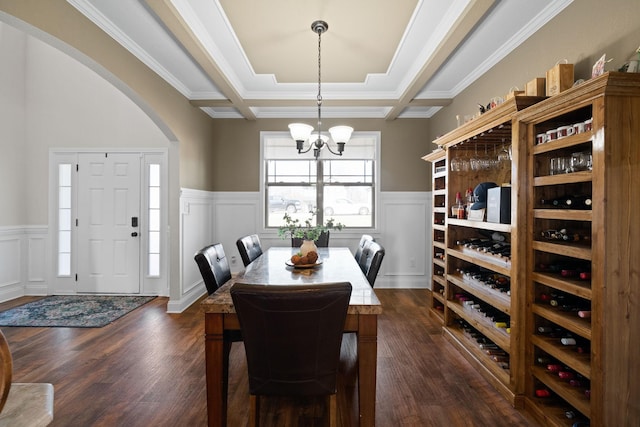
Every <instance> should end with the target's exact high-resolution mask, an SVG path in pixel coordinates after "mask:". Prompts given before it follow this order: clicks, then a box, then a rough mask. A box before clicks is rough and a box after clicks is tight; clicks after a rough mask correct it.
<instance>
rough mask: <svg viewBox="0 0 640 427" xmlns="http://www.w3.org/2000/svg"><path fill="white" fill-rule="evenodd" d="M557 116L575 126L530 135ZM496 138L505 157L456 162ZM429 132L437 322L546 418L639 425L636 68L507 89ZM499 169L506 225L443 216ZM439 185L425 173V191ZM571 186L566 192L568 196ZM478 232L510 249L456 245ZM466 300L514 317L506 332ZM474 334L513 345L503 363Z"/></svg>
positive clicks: (639, 112) (550, 126)
mask: <svg viewBox="0 0 640 427" xmlns="http://www.w3.org/2000/svg"><path fill="white" fill-rule="evenodd" d="M574 125H575V126H574ZM564 126H572V127H575V130H576V131H575V133H573V134H571V135H568V136H565V137H560V138H557V136H556V138H554V139H552V140H550V141H548V142H544V143H538V141H537V138H536V136H537V135H540V134H547V133H548V132H550V133H551V134H553V130H554V129H558V128H560V127H564ZM552 136H553V135H552ZM503 140H505V141H508V142H509V143H510V144H511V145H512V161H511V163H510V164H509V165H504V166H505V167H504V168H500V167H498V168H495V169H489V170H473V171H472V170H460V169H456V168H453V169H456V170H452V167H451V163H452V162H454V163H455V160H456V159H469V158H471V157H478V153H484V149H485V148H488V149H489V150H490V148H491V147H492V146H494V145H497V144H500V143H501V142H502V141H503ZM434 142H435V143H436V144H437V145H439V146H440V147H441V148H443V149H444V150H445V151H446V159H445V163H446V164H447V165H449V167H448V169H447V172H446V177H445V179H444V181H445V185H446V194H445V209H444V212H445V215H446V220H445V227H444V231H443V232H444V237H445V241H446V247H445V254H444V257H445V259H446V263H445V264H444V265H445V270H444V272H445V275H446V276H445V277H446V281H445V284H444V285H443V288H444V294H445V298H444V313H443V314H444V316H443V317H444V323H443V333H444V335H445V336H446V337H447V338H448V339H449V340H450V341H451V342H452V343H453V344H454V345H455V346H457V348H458V349H459V350H460V351H461V353H462V354H463V355H464V356H465V357H466V358H467V359H468V360H469V361H470V362H471V363H472V364H474V366H476V367H477V368H478V371H479V372H480V373H482V374H483V375H484V376H485V378H486V379H487V380H488V381H489V382H490V383H491V384H492V385H494V386H495V387H496V389H497V390H498V391H500V392H501V393H502V394H503V395H504V396H505V397H506V398H507V399H509V401H511V402H512V404H513V405H514V406H516V407H522V406H523V407H525V408H526V410H527V411H529V412H530V413H531V414H532V416H533V417H535V418H536V419H537V420H538V421H539V422H540V423H541V424H543V425H549V426H571V425H573V424H574V423H575V422H576V421H584V422H586V423H589V424H590V425H591V426H605V427H606V426H616V427H617V426H638V425H640V382H639V381H638V378H639V376H640V261H639V260H640V197H639V195H640V193H639V190H640V74H627V73H616V72H610V73H605V74H604V75H602V76H600V77H597V78H594V79H591V80H589V81H587V82H585V83H582V84H581V85H579V86H576V87H574V88H571V89H568V90H566V91H565V92H562V93H561V94H558V95H555V96H553V97H550V98H546V99H541V98H526V97H515V98H514V99H512V100H508V101H507V102H506V103H505V104H502V105H501V106H499V107H498V108H496V109H495V110H491V111H489V112H488V113H485V114H483V115H482V116H480V117H479V118H477V119H475V120H473V121H471V122H469V123H466V124H464V125H462V126H460V127H459V128H457V129H455V130H453V131H451V132H450V133H448V134H447V135H444V136H443V137H440V138H438V139H437V140H436V141H434ZM572 158H574V159H575V160H576V161H571V159H572ZM424 159H425V160H428V161H442V159H441V157H435V154H431V155H428V156H425V157H424ZM558 159H565V160H564V161H561V160H558ZM558 165H564V166H561V167H557V166H558ZM507 166H508V167H507ZM434 176H435V175H434ZM507 177H509V178H510V182H511V208H512V217H511V224H493V223H487V222H480V221H469V220H467V219H456V218H451V210H450V208H451V205H452V204H453V202H454V201H455V195H456V193H457V192H464V191H465V190H466V189H467V188H473V187H474V186H475V185H476V184H477V183H479V182H483V181H494V182H496V183H498V184H501V183H503V182H505V181H506V179H507ZM440 190H441V188H437V187H436V185H435V183H434V194H435V192H436V191H440ZM439 194H440V193H439ZM576 196H589V197H588V200H589V201H590V204H585V203H582V201H583V200H584V199H585V198H584V197H576ZM434 197H435V196H434ZM567 199H571V200H572V201H574V202H575V204H572V205H571V206H566V205H564V206H563V203H564V202H563V201H566V200H567ZM549 200H555V201H557V202H558V204H557V206H556V205H553V204H549ZM543 201H544V203H543ZM576 204H577V205H578V206H579V207H580V208H579V209H577V208H574V206H575V205H576ZM435 212H436V208H434V213H435ZM487 231H488V232H498V233H502V234H504V235H505V236H507V239H508V240H509V241H510V242H511V258H510V259H508V260H505V259H503V258H499V257H493V256H492V255H488V254H484V253H479V252H474V251H473V250H471V249H469V248H468V247H465V246H461V245H458V244H457V242H458V241H460V240H463V241H464V239H468V238H470V237H473V236H476V235H478V234H479V233H482V232H487ZM485 235H486V233H485ZM563 235H565V236H569V237H568V238H567V239H566V240H565V239H564V238H562V237H560V238H559V237H558V236H563ZM434 245H435V244H434ZM439 248H441V245H440V246H439ZM471 268H481V269H485V270H486V271H491V272H493V273H495V274H500V275H503V276H504V277H508V278H509V279H510V283H511V287H510V295H506V294H505V293H502V292H497V291H496V290H495V289H491V288H488V287H486V286H483V284H482V283H479V282H477V281H476V280H473V279H470V278H469V276H468V275H467V274H463V273H462V272H463V271H466V270H469V269H471ZM434 283H435V282H434ZM438 283H441V281H440V280H439V281H438ZM461 298H462V299H461ZM469 299H473V300H474V303H475V302H479V303H480V305H481V306H482V307H489V308H490V309H491V310H492V311H494V312H498V313H500V314H502V315H504V316H509V321H510V326H511V327H510V333H507V332H506V331H505V330H503V329H498V328H496V327H495V325H494V324H493V323H492V322H490V321H488V320H487V318H486V317H484V316H482V315H481V314H479V313H478V312H477V311H474V310H472V309H470V308H469V305H468V304H467V301H468V300H469ZM552 302H553V304H552ZM441 303H442V302H441ZM578 310H579V311H578ZM578 312H579V313H580V315H581V316H582V317H581V316H579V315H578ZM585 313H587V314H590V317H589V315H587V314H585ZM548 331H551V332H550V333H549V332H548ZM478 337H480V338H481V339H483V340H490V342H491V343H492V345H495V346H497V347H499V348H500V349H502V350H504V351H505V352H506V353H508V365H506V364H504V363H496V361H495V360H493V359H492V358H491V357H490V356H488V355H487V353H486V351H484V350H483V348H482V346H481V345H479V344H478V341H477V339H478ZM563 337H564V338H569V341H566V342H573V341H575V345H563V344H562V342H561V338H563ZM549 365H552V366H551V367H553V365H557V366H559V367H560V368H559V370H560V372H562V374H559V373H558V372H555V371H554V370H553V369H549V368H550V366H549ZM561 375H562V376H561ZM536 391H539V392H540V393H541V395H540V396H539V395H538V394H537V393H536ZM545 394H548V395H547V396H544V395H545Z"/></svg>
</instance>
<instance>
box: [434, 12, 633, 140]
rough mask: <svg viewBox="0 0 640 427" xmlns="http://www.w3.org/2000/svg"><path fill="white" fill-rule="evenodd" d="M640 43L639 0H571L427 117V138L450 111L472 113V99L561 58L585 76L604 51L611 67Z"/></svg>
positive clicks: (538, 73) (449, 118) (445, 127)
mask: <svg viewBox="0 0 640 427" xmlns="http://www.w3.org/2000/svg"><path fill="white" fill-rule="evenodd" d="M638 45H640V1H639V0H607V1H602V0H574V2H573V3H572V4H571V5H570V6H568V7H567V8H566V9H565V10H564V11H562V12H561V13H560V14H559V15H558V16H557V17H555V18H554V19H553V20H552V21H550V22H548V23H547V24H546V25H545V26H544V27H542V28H541V29H540V30H539V31H538V32H537V33H536V34H534V35H533V36H532V37H530V38H529V39H528V40H527V41H525V42H524V43H523V44H522V45H520V46H519V47H518V49H516V50H515V51H514V52H512V53H511V54H510V55H508V56H507V57H506V58H505V59H503V60H502V61H501V62H500V63H498V64H497V65H496V66H494V67H493V69H491V70H490V71H489V72H488V73H487V74H486V75H485V76H484V77H482V78H481V79H479V80H478V81H476V82H475V83H474V84H473V85H471V86H470V87H469V88H467V89H466V90H465V91H464V92H462V93H461V94H460V95H458V96H457V97H456V99H455V100H454V101H453V103H452V104H451V105H449V106H448V107H446V108H443V109H442V110H440V111H439V112H438V113H437V114H436V115H435V116H434V117H432V120H431V128H430V132H431V133H430V138H431V139H435V138H436V136H437V135H442V134H445V133H447V132H449V131H450V130H451V129H453V128H454V127H455V126H456V118H455V117H456V115H457V114H460V115H466V114H474V113H475V112H476V111H477V108H476V105H477V104H478V103H488V101H489V100H490V99H491V98H492V97H494V96H503V95H504V94H505V93H506V92H507V91H508V90H509V88H510V87H512V86H518V87H520V88H523V87H524V83H526V82H527V81H529V80H531V79H533V78H534V77H544V76H545V72H546V71H547V70H548V69H549V68H551V67H553V66H554V64H555V63H556V62H558V61H561V60H564V59H565V58H566V59H567V60H568V61H569V62H570V63H573V64H575V77H576V79H579V78H582V79H587V78H589V77H590V76H591V67H592V66H593V64H594V63H595V62H596V61H597V60H598V58H600V56H602V54H604V53H606V54H607V58H613V61H612V62H611V63H609V64H607V68H606V70H607V71H615V70H617V69H618V68H619V67H620V66H621V65H622V64H623V63H625V62H626V61H627V60H628V59H629V57H630V56H631V55H632V53H633V52H634V51H635V50H636V49H637V48H638Z"/></svg>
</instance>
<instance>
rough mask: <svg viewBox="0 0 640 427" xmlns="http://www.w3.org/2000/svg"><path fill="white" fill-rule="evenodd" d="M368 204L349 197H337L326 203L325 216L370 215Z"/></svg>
mask: <svg viewBox="0 0 640 427" xmlns="http://www.w3.org/2000/svg"><path fill="white" fill-rule="evenodd" d="M369 212H371V209H369V207H368V206H365V205H361V204H357V203H354V202H352V201H351V200H349V199H335V200H332V201H328V202H326V203H325V208H324V214H325V216H331V215H369Z"/></svg>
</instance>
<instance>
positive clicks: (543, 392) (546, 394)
mask: <svg viewBox="0 0 640 427" xmlns="http://www.w3.org/2000/svg"><path fill="white" fill-rule="evenodd" d="M535 394H536V397H550V396H551V392H550V391H549V390H548V389H546V388H539V389H536V391H535Z"/></svg>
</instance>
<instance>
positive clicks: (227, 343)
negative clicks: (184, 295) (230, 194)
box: [194, 243, 242, 400]
mask: <svg viewBox="0 0 640 427" xmlns="http://www.w3.org/2000/svg"><path fill="white" fill-rule="evenodd" d="M194 259H195V260H196V264H198V268H199V269H200V274H201V275H202V280H204V285H205V286H206V288H207V293H208V294H209V295H211V294H212V293H214V292H215V291H217V290H218V288H219V287H220V286H222V285H224V284H225V283H226V282H228V281H229V280H231V269H230V268H229V262H228V261H227V257H226V256H225V253H224V248H223V247H222V243H214V244H213V245H208V246H205V247H204V248H202V249H200V250H199V251H198V252H196V254H195V256H194ZM240 341H242V332H241V331H237V330H225V331H224V360H223V361H222V363H223V381H224V386H223V388H222V389H223V390H224V393H225V397H224V398H225V400H226V398H227V385H228V384H229V353H231V344H232V343H233V342H240Z"/></svg>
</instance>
